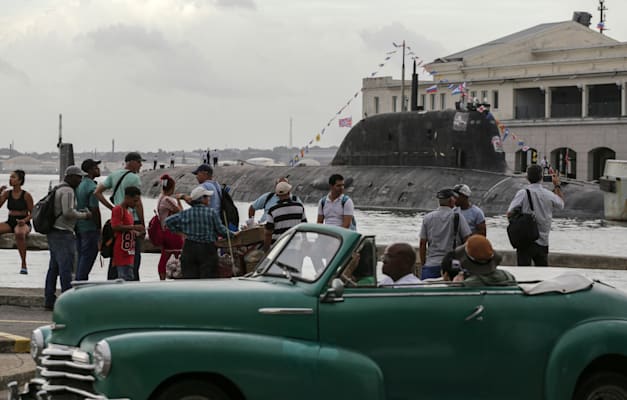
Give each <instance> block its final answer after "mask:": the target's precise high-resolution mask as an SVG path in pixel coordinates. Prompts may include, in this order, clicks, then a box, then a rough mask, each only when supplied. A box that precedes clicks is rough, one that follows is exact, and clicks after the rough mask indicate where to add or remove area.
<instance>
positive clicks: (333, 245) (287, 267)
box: [257, 232, 341, 282]
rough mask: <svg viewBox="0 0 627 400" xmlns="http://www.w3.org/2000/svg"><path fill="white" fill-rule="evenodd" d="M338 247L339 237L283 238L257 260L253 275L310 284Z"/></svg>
mask: <svg viewBox="0 0 627 400" xmlns="http://www.w3.org/2000/svg"><path fill="white" fill-rule="evenodd" d="M340 244H341V241H340V239H339V238H337V237H334V236H330V235H325V234H321V233H317V232H296V233H295V234H294V235H286V236H283V237H281V238H280V239H279V241H278V242H277V243H276V244H275V245H274V247H272V249H271V250H270V252H269V253H268V254H267V255H266V257H265V258H264V259H263V260H262V261H261V263H260V264H259V267H258V268H257V273H258V274H263V275H273V276H276V275H278V276H285V277H286V278H287V279H289V280H290V281H294V280H295V279H298V280H303V281H307V282H313V281H315V280H316V279H318V277H320V275H322V273H323V272H324V270H325V269H326V267H327V266H328V265H329V263H330V262H331V260H332V259H333V257H334V256H335V254H336V253H337V251H338V249H339V248H340Z"/></svg>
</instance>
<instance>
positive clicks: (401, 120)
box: [331, 110, 506, 172]
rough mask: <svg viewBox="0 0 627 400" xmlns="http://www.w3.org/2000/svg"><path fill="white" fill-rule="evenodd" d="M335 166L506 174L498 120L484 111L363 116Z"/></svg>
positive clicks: (334, 161) (336, 156)
mask: <svg viewBox="0 0 627 400" xmlns="http://www.w3.org/2000/svg"><path fill="white" fill-rule="evenodd" d="M331 164H332V165H390V166H391V165H394V166H399V165H400V166H433V167H452V168H463V169H479V170H485V171H494V172H505V170H506V163H505V154H504V153H503V150H502V146H501V137H500V134H499V130H498V127H497V124H496V121H495V119H494V117H493V116H492V115H491V114H490V113H489V112H486V111H484V112H479V111H455V110H444V111H429V112H396V113H387V114H378V115H374V116H371V117H367V118H364V119H362V120H361V121H359V123H357V124H356V125H355V126H354V127H353V128H352V129H351V130H350V131H349V132H348V134H347V135H346V137H345V138H344V141H343V142H342V144H341V145H340V148H339V149H338V151H337V153H336V154H335V158H334V159H333V161H332V162H331Z"/></svg>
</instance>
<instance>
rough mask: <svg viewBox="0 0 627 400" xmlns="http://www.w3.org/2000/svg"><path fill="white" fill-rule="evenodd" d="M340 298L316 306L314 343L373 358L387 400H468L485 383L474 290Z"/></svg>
mask: <svg viewBox="0 0 627 400" xmlns="http://www.w3.org/2000/svg"><path fill="white" fill-rule="evenodd" d="M341 299H342V300H341V301H338V302H325V301H323V300H321V304H320V306H319V335H320V342H321V344H322V345H323V346H337V347H340V348H348V349H351V350H354V351H357V352H360V353H362V354H365V355H367V356H368V357H370V358H371V359H372V360H374V361H375V362H376V363H377V364H378V365H379V366H380V368H381V370H382V372H383V375H384V380H385V392H386V397H387V398H388V399H393V400H401V399H417V398H420V399H438V400H441V399H455V400H458V399H461V398H465V399H468V398H472V397H473V396H472V391H473V387H474V386H475V385H476V382H477V381H478V380H485V376H483V373H484V372H485V370H486V367H485V366H483V365H482V360H483V358H482V356H483V353H484V346H485V344H486V343H488V342H489V339H490V337H489V332H486V331H485V329H484V324H483V321H482V310H483V304H482V303H483V293H482V291H481V290H479V289H472V288H461V287H451V286H448V285H445V284H439V285H424V286H423V287H412V288H399V287H395V288H381V287H370V288H345V290H344V293H343V295H342V296H341ZM336 300H337V299H336Z"/></svg>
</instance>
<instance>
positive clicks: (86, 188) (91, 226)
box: [75, 158, 101, 281]
mask: <svg viewBox="0 0 627 400" xmlns="http://www.w3.org/2000/svg"><path fill="white" fill-rule="evenodd" d="M81 169H82V170H83V172H85V173H86V174H87V175H86V176H84V177H83V180H81V183H80V185H78V188H76V208H77V209H78V210H83V211H84V210H89V211H90V212H91V216H92V217H91V219H79V220H78V221H76V228H75V229H76V249H77V251H78V263H77V267H76V280H77V281H86V280H88V279H89V273H90V272H91V268H92V266H93V265H94V261H96V257H97V256H98V241H99V240H100V224H101V222H100V207H99V205H100V203H99V202H98V198H96V196H95V195H94V191H95V190H96V186H97V185H96V181H95V180H94V179H95V178H97V177H99V176H100V161H95V160H92V159H91V158H88V159H87V160H85V161H83V163H82V164H81Z"/></svg>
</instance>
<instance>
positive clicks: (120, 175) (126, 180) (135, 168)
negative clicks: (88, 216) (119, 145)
mask: <svg viewBox="0 0 627 400" xmlns="http://www.w3.org/2000/svg"><path fill="white" fill-rule="evenodd" d="M144 161H146V160H144V159H143V158H142V156H141V155H140V154H139V153H137V152H135V151H132V152H130V153H128V154H126V156H125V157H124V162H125V165H124V168H123V169H120V170H117V171H114V172H112V173H111V174H110V175H109V176H107V177H106V178H105V180H104V182H102V183H99V184H98V186H96V190H95V192H94V195H95V196H96V197H97V198H98V200H100V202H101V203H102V204H104V206H105V207H107V208H108V209H109V210H113V207H114V206H117V205H120V204H122V202H123V201H124V191H125V190H126V188H127V187H131V186H135V187H136V188H139V189H141V180H140V179H139V175H137V173H138V172H139V171H140V169H141V167H142V162H144ZM118 182H119V183H120V185H119V186H118ZM116 187H117V190H116V191H115V193H114V195H113V199H112V202H113V204H111V202H110V201H109V199H107V198H106V197H105V195H104V191H105V190H114V188H116ZM130 211H131V214H133V223H134V224H135V225H144V226H145V223H144V205H143V204H142V201H141V199H140V201H139V202H138V203H137V207H135V208H133V209H131V210H130ZM141 241H142V236H141V235H137V236H136V238H135V262H134V263H133V279H134V280H136V281H138V280H139V264H140V262H141ZM115 278H117V270H116V269H115V268H114V267H113V266H112V265H111V263H109V271H108V273H107V279H115Z"/></svg>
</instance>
